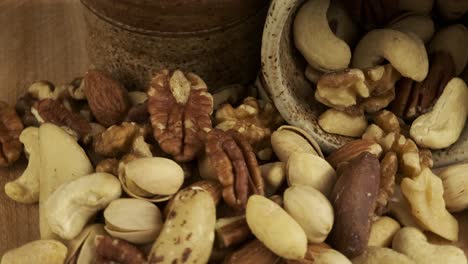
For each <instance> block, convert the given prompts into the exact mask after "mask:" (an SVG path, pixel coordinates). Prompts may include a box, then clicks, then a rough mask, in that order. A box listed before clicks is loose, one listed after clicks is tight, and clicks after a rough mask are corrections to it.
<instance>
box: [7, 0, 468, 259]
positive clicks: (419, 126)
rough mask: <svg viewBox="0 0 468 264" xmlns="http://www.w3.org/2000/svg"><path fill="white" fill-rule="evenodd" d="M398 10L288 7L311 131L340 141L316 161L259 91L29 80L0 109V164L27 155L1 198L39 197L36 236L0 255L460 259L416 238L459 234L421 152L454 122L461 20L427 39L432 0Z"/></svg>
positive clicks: (459, 202)
mask: <svg viewBox="0 0 468 264" xmlns="http://www.w3.org/2000/svg"><path fill="white" fill-rule="evenodd" d="M302 2H304V1H296V0H294V1H278V0H274V3H273V4H272V8H271V9H272V10H270V12H271V13H272V14H274V13H275V10H276V9H275V8H285V9H286V10H288V9H287V8H288V7H289V8H292V7H294V6H288V5H291V4H295V5H298V3H302ZM413 2H415V1H400V2H399V3H396V2H395V1H387V0H379V1H354V0H353V1H342V3H340V2H339V1H330V0H308V1H307V2H305V3H304V4H303V5H302V6H301V7H299V6H297V7H299V8H300V9H299V11H298V12H297V16H296V17H295V18H294V19H293V21H294V22H293V23H294V25H293V27H292V29H293V31H294V43H295V44H296V46H297V48H298V49H299V51H300V52H301V53H302V54H303V55H304V58H305V60H306V61H307V64H308V65H307V73H306V74H307V75H308V76H309V78H310V79H311V80H313V82H314V83H315V84H316V85H315V90H314V91H313V93H310V95H311V96H310V97H305V98H307V99H308V100H309V99H310V100H313V98H315V99H316V101H317V103H318V102H319V103H321V104H323V105H322V106H320V107H321V108H320V109H321V111H320V113H317V116H316V120H315V121H316V122H315V123H314V124H315V125H316V126H317V127H316V129H317V130H318V129H320V127H321V128H322V129H323V130H325V131H327V132H329V133H336V134H340V135H345V136H347V137H349V138H351V137H352V138H353V140H351V139H350V140H349V142H348V143H347V144H342V146H341V147H339V148H337V149H336V150H335V151H333V152H331V153H324V151H323V148H321V146H320V144H323V140H322V139H320V138H317V137H316V136H317V133H316V132H313V133H312V132H310V131H311V130H310V127H306V129H303V128H300V127H297V126H294V125H287V124H284V123H285V122H284V119H283V118H282V116H281V115H280V114H279V112H280V111H278V110H282V111H284V109H281V108H280V105H281V104H278V103H277V104H276V105H277V106H278V110H277V109H276V106H275V103H276V101H275V98H272V99H273V102H275V103H273V102H272V101H270V100H269V98H267V97H268V96H267V93H265V91H263V90H262V87H260V86H261V85H258V84H257V85H256V86H251V89H254V90H253V91H247V90H246V89H244V88H242V89H241V88H238V89H239V90H237V88H236V87H244V86H242V85H233V86H229V87H227V88H226V89H222V91H221V92H220V93H219V94H215V95H212V94H210V93H209V92H208V87H207V86H206V84H205V82H204V81H203V80H202V78H201V77H200V76H198V75H196V74H194V73H185V72H183V71H181V70H167V69H166V70H161V71H159V72H157V73H156V74H155V75H154V77H153V78H152V81H151V84H150V85H149V87H148V89H147V90H146V91H144V92H135V91H127V90H126V88H125V87H124V86H123V85H122V84H120V83H119V82H118V81H116V80H113V79H112V78H110V77H109V76H110V75H109V74H106V73H103V72H100V71H98V70H91V71H89V72H87V73H86V74H85V76H84V78H82V79H81V78H77V79H76V80H74V81H73V82H72V83H71V84H69V85H64V86H54V85H53V84H52V83H50V82H46V81H41V82H36V83H34V84H32V85H31V87H30V88H29V89H28V92H27V94H26V95H25V96H23V97H22V98H20V99H19V101H18V103H17V105H16V109H13V108H12V107H9V106H7V105H6V104H3V103H0V148H1V150H2V151H1V153H0V166H11V165H12V164H13V163H14V162H15V161H16V160H17V159H18V158H19V157H20V155H21V153H22V150H23V149H24V153H25V155H26V157H27V158H28V166H27V168H26V170H25V171H24V172H23V173H22V175H21V176H20V177H19V178H18V179H16V180H12V181H11V182H9V183H7V184H6V185H5V192H6V194H7V195H8V196H9V197H10V198H12V199H13V200H15V201H18V202H21V203H29V204H33V203H37V202H39V207H40V230H41V238H42V240H38V241H34V242H31V243H28V244H26V245H24V246H23V247H20V248H17V249H13V250H11V251H9V252H7V253H6V254H5V255H4V256H3V257H2V260H1V263H2V264H8V263H33V262H35V260H38V261H41V263H66V264H74V263H77V264H91V263H122V264H145V263H233V264H234V263H239V264H240V263H242V264H245V263H255V264H263V263H265V264H270V263H290V264H297V263H316V264H320V263H337V264H350V263H384V264H385V263H431V261H432V260H433V259H437V261H439V262H442V261H446V262H447V261H448V262H450V263H456V264H458V263H460V264H461V263H465V264H466V256H465V255H464V253H463V252H462V250H461V249H459V248H457V247H456V246H454V245H451V246H439V245H435V244H432V242H428V239H427V237H426V235H427V234H430V233H432V234H431V235H432V236H439V237H440V238H441V239H442V238H443V239H446V240H448V241H457V239H459V238H461V239H464V237H462V236H461V235H460V237H459V233H460V232H459V230H463V228H464V226H459V225H461V224H460V223H458V220H457V219H456V218H455V217H454V216H453V215H452V212H461V211H463V210H466V209H467V207H468V204H467V197H466V195H464V194H466V182H464V177H463V176H465V175H466V173H465V171H466V166H465V165H466V164H456V165H451V166H450V167H447V168H444V169H441V170H436V169H433V166H434V161H433V160H432V152H431V150H430V149H436V148H444V147H448V146H450V145H451V144H453V143H454V142H456V141H457V139H458V137H459V136H460V133H462V130H463V127H464V126H465V122H466V116H467V111H468V110H467V109H468V108H467V107H468V90H467V89H468V88H467V87H466V84H465V82H464V81H463V80H462V79H460V78H458V77H457V75H458V74H459V73H460V72H461V70H462V69H463V68H464V67H465V64H466V60H468V59H467V58H466V57H467V56H465V53H466V49H465V50H461V48H460V46H461V45H460V44H459V43H456V44H453V43H452V42H453V41H452V40H460V41H463V40H464V39H465V37H466V34H467V33H466V28H464V27H463V26H461V25H454V26H453V25H452V26H448V27H446V28H443V29H441V30H439V31H438V32H435V33H434V28H438V27H435V23H434V21H432V18H431V16H430V15H429V14H428V12H429V10H430V9H431V8H432V2H433V1H417V2H418V3H413ZM429 2H430V3H429ZM349 5H351V6H353V7H358V10H359V11H358V13H359V14H361V15H362V16H361V17H360V19H359V21H354V20H353V19H354V18H353V17H351V16H350V14H348V13H347V12H348V10H347V9H345V6H349ZM439 5H441V6H442V3H440V4H439ZM450 10H451V9H450V8H449V7H448V6H446V5H445V6H444V7H443V10H442V8H441V14H442V15H443V16H444V17H454V16H455V15H454V14H452V12H450ZM288 11H291V12H293V13H294V11H295V10H294V8H292V9H289V10H288ZM400 11H416V12H419V13H417V14H404V15H402V16H398V17H396V15H397V14H399V13H401V12H400ZM452 11H453V10H452ZM349 12H356V11H352V10H349ZM421 12H422V13H426V14H425V15H421V14H420V13H421ZM353 14H354V13H353ZM354 15H356V14H354ZM363 23H364V24H363ZM377 27H378V28H377ZM433 34H434V37H432V35H433ZM445 38H446V39H447V40H450V41H448V43H449V44H447V43H445V42H442V41H441V39H445ZM317 39H321V40H322V41H323V42H320V41H317ZM429 39H431V40H429ZM424 43H428V47H429V48H428V50H429V52H428V50H426V47H425V44H424ZM452 44H453V45H452ZM265 45H268V43H266V44H265ZM352 51H353V52H352ZM264 67H266V65H264ZM348 67H351V68H348ZM298 78H300V77H298ZM260 83H261V82H260ZM256 89H258V91H257V90H256ZM269 96H272V97H275V96H279V95H277V94H274V93H270V94H269ZM244 97H245V98H244ZM257 97H260V98H257ZM311 102H312V101H311ZM325 106H326V107H325ZM312 112H313V111H312ZM283 116H285V115H284V113H283ZM287 121H291V120H287ZM405 122H406V123H405ZM291 123H294V124H298V123H297V122H295V121H294V122H291ZM327 150H329V149H328V148H327ZM438 176H440V178H439V177H438ZM465 178H466V177H465ZM464 187H465V189H464ZM423 231H426V233H423ZM59 241H60V242H59ZM33 258H34V260H33ZM18 261H19V262H18Z"/></svg>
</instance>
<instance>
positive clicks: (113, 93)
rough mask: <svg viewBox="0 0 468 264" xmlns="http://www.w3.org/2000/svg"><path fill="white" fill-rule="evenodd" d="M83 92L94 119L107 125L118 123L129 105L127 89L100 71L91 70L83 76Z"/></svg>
mask: <svg viewBox="0 0 468 264" xmlns="http://www.w3.org/2000/svg"><path fill="white" fill-rule="evenodd" d="M84 83H85V85H84V93H85V95H86V99H87V100H88V104H89V107H90V108H91V111H92V112H93V115H94V117H96V120H97V121H98V122H99V123H101V124H102V125H104V126H106V127H108V126H111V125H114V124H117V123H120V122H121V121H122V120H123V119H124V118H125V114H126V113H127V111H128V108H129V106H130V103H129V100H128V94H127V90H125V88H124V87H123V86H122V85H121V84H120V83H119V82H117V81H116V80H114V79H112V78H110V77H109V76H107V75H105V74H104V73H102V72H99V71H96V70H91V71H88V72H87V73H86V75H85V77H84Z"/></svg>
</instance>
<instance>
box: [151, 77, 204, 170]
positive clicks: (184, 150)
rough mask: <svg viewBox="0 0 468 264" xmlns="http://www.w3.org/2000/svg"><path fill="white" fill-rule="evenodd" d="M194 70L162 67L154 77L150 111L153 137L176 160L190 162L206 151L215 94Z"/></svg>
mask: <svg viewBox="0 0 468 264" xmlns="http://www.w3.org/2000/svg"><path fill="white" fill-rule="evenodd" d="M207 89H208V88H207V86H206V84H205V82H204V81H203V80H202V79H201V78H200V77H199V76H197V75H195V74H193V73H188V74H184V73H183V72H182V71H180V70H176V71H174V72H170V71H169V70H163V71H161V72H159V73H157V74H156V75H155V76H154V77H153V79H152V80H151V86H150V88H149V90H148V97H149V99H148V112H149V113H150V120H151V124H152V126H153V129H154V138H155V139H156V140H157V141H158V143H159V145H160V147H161V149H162V150H163V151H164V152H166V153H168V154H170V155H172V156H173V157H174V159H175V160H177V161H181V162H182V161H191V160H193V159H195V158H196V157H197V155H198V154H199V153H200V152H201V151H202V150H203V138H204V137H205V135H206V133H207V132H208V131H210V130H211V128H212V126H211V118H210V115H211V114H212V112H213V97H212V96H211V94H210V93H208V91H207Z"/></svg>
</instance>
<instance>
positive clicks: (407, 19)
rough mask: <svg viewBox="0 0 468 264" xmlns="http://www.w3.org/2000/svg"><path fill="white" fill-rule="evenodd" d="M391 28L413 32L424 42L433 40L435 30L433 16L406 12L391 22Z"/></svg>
mask: <svg viewBox="0 0 468 264" xmlns="http://www.w3.org/2000/svg"><path fill="white" fill-rule="evenodd" d="M389 28H391V29H395V30H398V31H401V32H404V33H413V34H415V35H416V36H418V37H419V38H421V39H422V40H423V41H424V43H427V42H428V41H429V40H431V38H432V36H433V35H434V32H435V27H434V21H432V19H431V17H429V16H427V15H419V14H414V13H408V14H404V15H402V16H400V17H398V18H396V19H395V20H394V21H392V22H391V23H390V25H389Z"/></svg>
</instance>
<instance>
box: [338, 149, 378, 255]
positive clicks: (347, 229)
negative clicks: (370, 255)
mask: <svg viewBox="0 0 468 264" xmlns="http://www.w3.org/2000/svg"><path fill="white" fill-rule="evenodd" d="M338 173H339V174H338V175H340V176H339V178H338V181H337V182H336V184H335V187H334V189H333V191H332V193H331V202H332V204H333V208H334V210H335V223H334V226H333V229H332V231H331V233H330V236H329V239H330V243H331V245H332V246H333V248H335V249H336V250H338V251H340V252H341V253H343V254H344V255H346V256H347V257H349V258H352V257H355V256H358V255H360V254H361V253H362V252H364V250H365V249H366V247H367V243H368V240H369V236H370V230H371V226H372V221H371V218H372V215H373V214H374V210H375V206H376V200H377V194H378V192H379V184H380V164H379V160H378V159H377V157H376V156H375V155H373V154H371V153H369V152H364V153H362V154H360V155H359V156H357V157H356V158H354V159H352V160H350V161H349V163H348V164H343V165H342V167H341V168H340V170H339V172H338Z"/></svg>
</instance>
